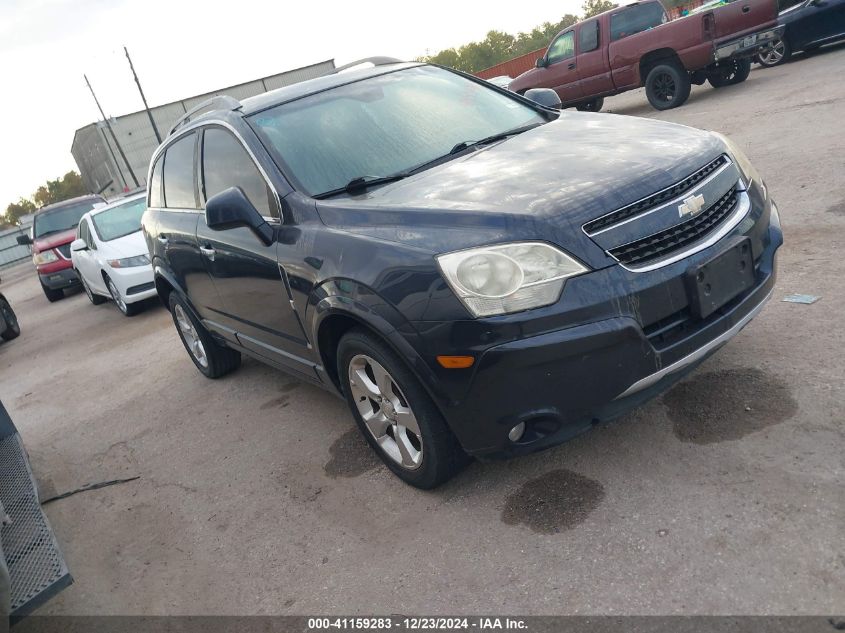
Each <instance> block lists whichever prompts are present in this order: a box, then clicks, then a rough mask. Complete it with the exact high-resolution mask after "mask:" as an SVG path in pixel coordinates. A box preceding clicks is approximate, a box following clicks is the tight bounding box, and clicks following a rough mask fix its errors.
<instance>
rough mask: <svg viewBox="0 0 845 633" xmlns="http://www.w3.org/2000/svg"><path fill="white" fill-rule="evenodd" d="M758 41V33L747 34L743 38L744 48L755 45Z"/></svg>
mask: <svg viewBox="0 0 845 633" xmlns="http://www.w3.org/2000/svg"><path fill="white" fill-rule="evenodd" d="M756 43H757V34H756V33H752V34H751V35H746V36H745V37H744V38H742V48H748V47H750V46H754V45H755V44H756Z"/></svg>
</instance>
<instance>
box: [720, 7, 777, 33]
mask: <svg viewBox="0 0 845 633" xmlns="http://www.w3.org/2000/svg"><path fill="white" fill-rule="evenodd" d="M713 16H714V17H715V19H716V36H715V40H716V44H721V43H723V42H726V41H730V40H735V39H737V38H739V37H742V36H743V35H747V34H749V33H754V32H756V31H761V30H764V29H768V28H772V27H774V26H776V25H777V17H778V10H777V3H776V0H736V1H735V2H731V3H729V4H726V5H725V6H722V7H718V8H716V9H713Z"/></svg>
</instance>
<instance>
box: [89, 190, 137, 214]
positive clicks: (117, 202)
mask: <svg viewBox="0 0 845 633" xmlns="http://www.w3.org/2000/svg"><path fill="white" fill-rule="evenodd" d="M146 197H147V192H146V191H140V192H138V193H136V194H134V195H128V196H124V197H122V198H118V199H117V200H114V201H113V202H109V203H108V204H107V205H106V206H104V207H97V208H96V209H91V210H90V211H88V213H86V214H85V215H89V216H91V217H94V216H95V215H98V214H100V213H102V212H103V211H108V210H109V209H114V208H115V207H120V206H123V205H124V204H128V203H130V202H134V201H135V200H138V199H139V198H146Z"/></svg>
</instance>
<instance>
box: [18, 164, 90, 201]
mask: <svg viewBox="0 0 845 633" xmlns="http://www.w3.org/2000/svg"><path fill="white" fill-rule="evenodd" d="M86 193H88V192H87V191H86V190H85V185H84V184H82V176H80V175H79V174H78V173H77V172H75V171H69V172H68V173H66V174H65V175H64V176H62V177H61V178H57V179H56V180H48V181H47V184H46V185H41V186H40V187H38V189H37V190H36V192H35V193H34V194H33V195H32V198H33V200H35V204H36V205H38V206H39V207H43V206H45V205H48V204H53V203H56V202H61V201H62V200H67V199H68V198H75V197H76V196H82V195H85V194H86Z"/></svg>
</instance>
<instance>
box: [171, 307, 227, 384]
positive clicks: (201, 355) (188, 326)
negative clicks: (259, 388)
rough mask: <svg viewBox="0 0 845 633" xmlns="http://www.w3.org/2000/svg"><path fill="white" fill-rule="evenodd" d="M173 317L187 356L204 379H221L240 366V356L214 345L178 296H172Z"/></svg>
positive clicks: (209, 336) (215, 343) (213, 341)
mask: <svg viewBox="0 0 845 633" xmlns="http://www.w3.org/2000/svg"><path fill="white" fill-rule="evenodd" d="M170 313H171V314H172V315H173V323H174V324H175V325H176V331H177V332H179V338H180V339H182V344H183V345H184V346H185V349H186V350H187V351H188V356H190V357H191V360H192V361H194V365H196V366H197V369H199V370H200V372H202V374H203V376H205V377H206V378H220V377H221V376H225V375H226V374H228V373H231V372H233V371H235V370H236V369H237V368H238V367H239V366H240V364H241V353H240V352H238V351H235V350H233V349H231V348H229V347H225V346H223V345H220V344H219V343H218V342H217V341H215V340H214V339H213V338H212V337H211V334H209V333H208V330H206V329H205V327H203V325H202V323H200V322H199V321H197V320H196V319H195V318H194V315H193V313H192V312H191V310H190V308H188V306H187V305H186V304H185V302H184V301H183V300H182V299H181V298H180V297H179V295H177V294H176V293H175V292H171V293H170Z"/></svg>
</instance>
